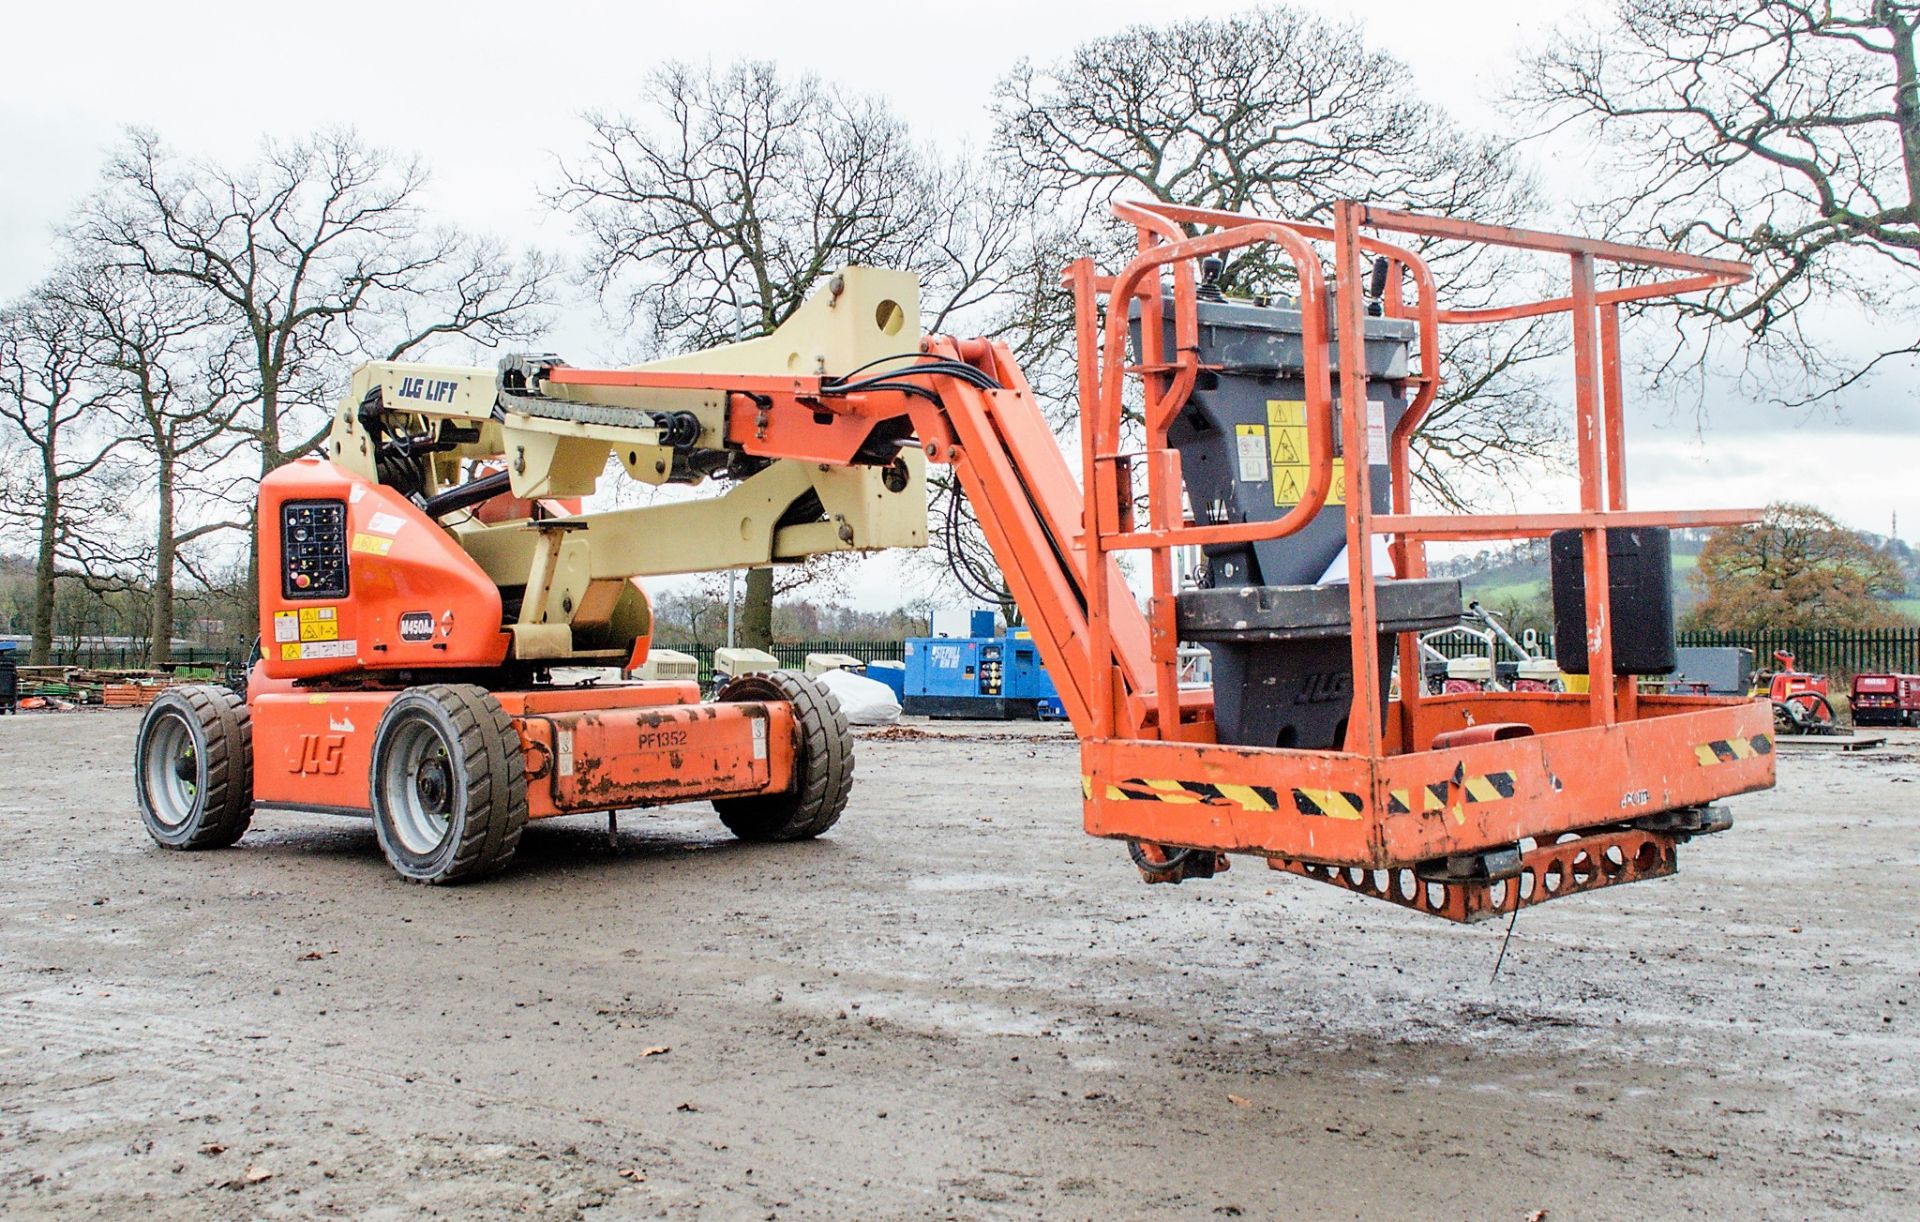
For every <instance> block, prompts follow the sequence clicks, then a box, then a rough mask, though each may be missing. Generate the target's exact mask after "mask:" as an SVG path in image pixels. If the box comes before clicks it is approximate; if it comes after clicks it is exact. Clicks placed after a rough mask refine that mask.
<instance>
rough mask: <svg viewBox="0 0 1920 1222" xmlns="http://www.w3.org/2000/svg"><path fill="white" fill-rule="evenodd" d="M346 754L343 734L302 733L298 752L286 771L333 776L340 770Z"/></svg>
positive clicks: (345, 740) (345, 741) (345, 738)
mask: <svg viewBox="0 0 1920 1222" xmlns="http://www.w3.org/2000/svg"><path fill="white" fill-rule="evenodd" d="M346 754H347V736H346V735H344V734H302V735H301V736H300V753H299V754H298V755H297V756H295V757H294V761H293V766H292V767H291V768H289V769H288V771H289V772H303V773H315V774H319V775H324V776H333V775H335V774H336V773H338V772H339V771H340V764H341V762H342V761H343V760H344V759H345V758H346Z"/></svg>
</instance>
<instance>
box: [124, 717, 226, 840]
mask: <svg viewBox="0 0 1920 1222" xmlns="http://www.w3.org/2000/svg"><path fill="white" fill-rule="evenodd" d="M170 728H171V729H172V730H177V731H184V733H185V736H186V738H187V740H188V742H189V743H190V744H191V756H190V758H191V760H192V770H193V774H194V779H193V780H192V782H191V784H192V786H193V793H192V795H191V799H190V801H191V808H190V809H189V810H188V811H187V812H186V813H185V817H184V818H182V819H180V820H178V821H177V822H174V823H168V822H167V820H166V819H165V818H163V817H162V816H161V814H160V812H159V810H158V809H157V808H156V805H155V800H154V799H155V795H154V793H153V792H152V785H153V781H154V778H153V777H152V775H151V773H150V772H149V769H148V755H149V753H150V752H152V751H154V750H155V749H156V748H157V747H159V746H160V744H161V741H162V740H164V739H166V738H168V737H170V733H169V730H170ZM181 758H182V760H184V759H186V758H189V757H181ZM133 759H134V767H133V789H134V795H135V798H136V799H137V800H138V802H139V804H140V822H141V823H143V824H145V825H146V829H147V834H148V835H149V836H152V837H153V839H154V842H155V843H156V844H159V845H161V846H163V847H165V848H169V849H224V848H228V847H230V846H231V845H232V844H233V843H234V842H235V841H237V840H239V839H240V837H242V836H244V835H246V832H247V825H248V824H250V823H251V822H253V719H252V718H251V717H250V716H249V715H248V713H247V704H246V701H244V700H242V699H241V698H240V697H239V696H236V695H235V694H234V693H233V692H231V691H229V690H227V689H226V688H224V687H216V686H214V685H212V684H193V685H191V686H187V687H176V688H170V689H168V690H167V691H165V692H162V693H161V694H160V695H159V696H158V697H156V698H155V699H154V702H153V703H152V704H150V705H148V706H147V713H146V716H145V717H143V718H141V720H140V733H139V736H138V737H137V738H135V740H134V747H133ZM156 763H158V762H157V761H156ZM180 779H181V780H182V781H185V780H186V778H185V777H184V776H182V777H181V778H180Z"/></svg>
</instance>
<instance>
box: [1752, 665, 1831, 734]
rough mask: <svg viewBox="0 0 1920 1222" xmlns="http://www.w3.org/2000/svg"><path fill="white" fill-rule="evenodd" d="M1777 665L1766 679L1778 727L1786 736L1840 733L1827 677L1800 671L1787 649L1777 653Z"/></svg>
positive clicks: (1767, 692) (1768, 697)
mask: <svg viewBox="0 0 1920 1222" xmlns="http://www.w3.org/2000/svg"><path fill="white" fill-rule="evenodd" d="M1773 665H1774V669H1773V670H1772V671H1771V672H1770V673H1768V674H1767V675H1766V676H1765V678H1766V695H1767V699H1768V700H1769V701H1770V702H1771V703H1772V705H1773V724H1774V727H1775V728H1776V729H1777V730H1779V732H1780V733H1782V734H1837V733H1839V732H1840V728H1839V726H1840V723H1839V721H1838V719H1837V718H1835V717H1834V715H1833V703H1832V701H1831V699H1830V696H1831V692H1830V690H1829V684H1828V682H1827V677H1826V676H1825V675H1815V674H1809V673H1808V672H1806V671H1804V670H1801V669H1799V668H1798V667H1797V666H1796V665H1795V660H1794V656H1793V655H1792V654H1791V653H1788V652H1787V651H1786V650H1784V649H1777V650H1775V651H1774V654H1773Z"/></svg>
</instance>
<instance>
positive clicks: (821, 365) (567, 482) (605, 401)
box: [325, 267, 927, 659]
mask: <svg viewBox="0 0 1920 1222" xmlns="http://www.w3.org/2000/svg"><path fill="white" fill-rule="evenodd" d="M919 317H920V288H919V283H918V281H917V280H915V278H914V277H913V276H912V275H911V274H910V273H906V272H895V271H886V270H882V269H878V268H867V267H848V268H844V269H842V270H841V271H840V272H838V273H836V274H835V275H834V276H833V277H832V279H831V280H830V281H829V282H828V284H827V286H826V287H825V288H824V289H822V290H821V291H820V292H817V293H815V294H814V295H813V296H812V297H810V298H808V299H807V301H806V302H804V303H803V304H802V305H801V306H800V308H799V309H798V310H796V311H795V312H794V313H793V315H792V317H790V318H789V319H788V320H787V321H786V322H785V323H784V324H782V325H781V326H780V327H779V328H778V329H776V330H775V331H774V332H773V333H772V334H771V335H767V336H764V337H762V338H759V339H751V340H744V341H741V342H739V343H734V344H727V345H724V346H722V347H718V348H712V349H709V350H707V351H704V352H695V353H690V354H688V355H686V356H680V357H673V358H670V359H667V360H661V361H654V362H650V363H648V364H645V365H637V366H632V368H635V369H644V370H658V371H661V372H672V373H713V374H721V375H724V374H774V375H788V374H797V375H803V376H831V375H841V374H848V373H852V372H853V371H855V370H859V369H862V368H864V367H867V366H869V365H871V364H872V363H874V362H879V361H882V360H883V358H886V357H890V356H899V355H909V354H914V353H917V352H918V351H919V348H920V330H919V326H918V320H919ZM883 369H884V366H882V367H881V368H880V369H874V370H873V371H872V372H881V371H882V370H883ZM375 387H378V388H379V391H380V398H381V405H382V407H383V409H384V413H385V414H384V417H383V424H384V427H385V428H386V429H387V430H388V431H389V432H401V433H413V434H425V433H433V434H437V433H438V432H439V430H440V429H441V427H442V423H443V422H446V423H450V424H451V425H452V426H454V427H456V428H460V429H466V430H471V429H476V428H477V429H478V433H479V435H478V437H477V438H476V439H474V440H471V441H465V442H462V443H460V444H459V445H457V446H456V447H455V448H453V449H451V450H447V451H443V452H441V453H437V454H434V455H432V456H431V457H430V459H429V460H428V478H427V486H426V487H425V488H424V489H423V492H425V493H427V494H432V493H435V492H440V491H444V490H446V489H448V488H451V487H453V486H455V485H457V484H460V483H462V482H464V481H465V480H467V479H471V478H473V471H472V466H471V464H474V463H481V462H495V463H499V462H504V463H505V465H506V468H507V470H508V472H509V474H510V478H511V483H512V490H513V494H514V495H515V496H516V497H520V498H523V499H527V500H532V499H537V498H565V497H584V496H588V495H591V494H592V493H594V492H595V491H596V490H597V489H598V487H599V484H600V480H601V478H602V476H604V475H605V474H606V473H607V471H608V470H609V464H610V461H617V462H618V463H619V464H620V465H621V467H623V468H624V469H625V471H626V473H627V475H628V476H629V477H630V478H632V479H635V480H638V481H640V482H642V483H647V484H665V483H669V482H679V483H687V484H696V485H697V484H700V483H703V482H704V480H703V479H702V477H700V476H699V475H698V474H691V473H689V471H688V468H687V467H686V465H685V464H681V465H680V466H679V467H678V468H676V465H675V463H674V451H673V449H672V447H670V446H668V445H666V444H663V441H664V439H663V438H662V436H661V434H660V430H659V429H658V428H656V427H654V425H653V416H654V415H655V414H656V413H681V412H684V413H690V414H692V415H693V416H694V417H695V418H696V419H697V420H698V421H699V423H700V435H699V437H698V439H697V440H696V441H695V442H694V444H693V448H695V449H700V450H721V449H724V448H726V397H725V395H724V394H722V393H719V392H715V391H707V390H663V389H654V388H643V387H632V386H578V385H555V384H553V383H550V382H545V383H542V384H540V385H539V386H538V387H537V388H536V390H537V393H539V395H540V396H541V398H542V399H543V400H544V401H545V402H546V403H548V404H555V403H557V404H562V405H565V404H578V405H590V406H593V407H600V408H607V409H612V410H611V411H583V412H579V413H575V415H577V416H581V417H585V418H583V419H559V418H555V417H554V416H551V415H535V414H530V413H529V412H526V411H514V410H512V404H513V403H514V402H515V397H514V395H512V394H509V395H506V396H504V397H503V395H502V388H501V384H500V375H499V374H498V373H497V372H496V371H495V370H492V369H476V368H468V367H461V366H443V365H419V364H412V363H408V362H399V361H375V362H370V363H368V364H365V365H362V366H361V367H360V368H359V369H357V370H355V371H354V375H353V382H352V384H351V386H350V388H349V389H348V392H347V395H346V397H345V398H343V399H342V400H341V401H340V403H339V405H338V406H337V407H336V408H335V410H334V418H333V427H332V430H331V431H330V432H329V434H328V437H327V441H326V443H325V444H326V450H327V456H328V457H329V458H331V459H332V460H333V461H334V462H336V463H338V464H339V465H341V466H343V467H346V468H347V469H348V470H351V471H354V472H355V473H357V474H359V475H362V476H364V477H366V478H368V479H377V478H378V476H377V473H376V472H377V463H376V455H375V447H374V442H373V439H372V438H371V437H370V436H369V435H368V433H367V430H366V428H365V426H364V425H363V424H362V423H361V421H360V418H359V413H360V406H361V404H362V402H363V401H364V400H365V399H366V397H367V396H368V394H369V393H370V392H371V391H373V390H374V388H375ZM502 406H504V407H505V408H506V410H504V411H502V412H500V413H499V414H498V415H496V409H497V408H500V407H502ZM622 410H626V411H631V412H632V413H633V415H634V421H633V422H631V423H628V422H624V421H622V420H621V419H620V412H621V411H622ZM900 457H901V465H902V466H903V467H904V470H905V475H906V478H905V479H904V480H903V479H901V478H900V470H899V469H895V470H894V471H893V472H892V473H891V475H889V473H888V472H887V471H886V470H884V469H882V468H877V467H867V466H860V467H823V466H821V465H820V464H817V463H803V462H798V461H794V460H786V459H783V460H779V461H776V462H774V463H772V464H770V465H769V466H767V467H766V468H764V469H763V470H760V471H758V472H757V473H755V474H753V475H751V476H749V477H747V478H746V479H743V480H741V481H739V482H738V483H736V484H734V485H733V486H732V487H730V488H729V489H728V490H727V491H726V492H724V493H721V494H719V495H717V496H705V497H689V498H688V499H685V500H675V501H670V502H667V503H662V504H655V505H647V506H641V507H638V508H630V509H615V510H607V511H604V512H595V513H585V514H580V515H577V516H572V517H549V518H543V519H541V520H539V521H530V520H528V519H520V520H516V521H510V522H505V523H500V524H496V525H482V524H480V523H479V522H478V521H476V520H475V519H474V518H473V517H472V515H471V514H469V513H459V514H455V515H452V516H450V517H449V518H448V519H447V521H446V523H445V524H446V526H447V527H448V528H449V529H450V530H452V531H453V533H454V535H455V537H457V538H458V539H459V540H460V544H461V546H462V547H464V548H465V549H466V551H467V552H468V554H469V555H471V556H472V557H473V558H474V559H475V560H476V561H477V562H479V564H480V566H481V567H482V568H483V569H485V570H486V572H487V574H488V576H490V577H492V578H493V580H494V581H495V582H497V583H498V584H499V585H501V586H502V587H504V588H508V589H516V588H517V589H519V590H521V591H523V593H522V597H521V601H520V610H519V613H518V617H517V622H515V623H512V624H509V625H508V628H509V630H510V631H512V633H513V635H514V653H515V655H516V656H518V657H521V658H537V659H562V658H568V657H607V656H613V655H617V654H622V653H623V651H624V648H625V647H627V646H629V645H630V644H631V641H632V639H633V637H635V636H637V635H640V634H641V633H642V632H644V631H645V630H646V625H645V622H644V617H643V615H641V614H639V613H637V612H636V605H638V606H641V607H643V606H644V600H639V599H637V596H636V593H635V592H632V591H630V589H629V587H630V583H631V580H632V579H633V578H637V577H646V576H664V575H668V574H679V573H703V572H711V571H714V570H718V569H727V568H748V567H754V566H758V565H764V564H768V563H774V562H782V561H797V560H802V559H805V558H806V557H808V556H812V555H816V554H818V553H821V552H831V551H853V550H859V551H867V550H876V549H880V548H888V547H921V546H924V545H925V544H926V541H927V491H926V461H925V458H924V456H923V455H922V454H921V453H920V451H919V450H917V449H915V448H912V447H908V448H907V449H905V450H904V451H902V453H901V455H900ZM810 497H811V498H812V499H816V500H817V501H818V503H819V511H818V512H817V513H815V512H805V513H797V512H795V510H796V506H797V505H798V504H800V503H801V502H807V503H808V509H809V510H811V501H810V499H809V498H810ZM783 521H786V522H787V524H786V525H784V526H783V525H781V523H782V522H783Z"/></svg>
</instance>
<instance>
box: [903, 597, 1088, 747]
mask: <svg viewBox="0 0 1920 1222" xmlns="http://www.w3.org/2000/svg"><path fill="white" fill-rule="evenodd" d="M968 626H969V627H970V628H971V630H972V633H971V635H968V636H921V637H909V638H908V639H907V642H906V664H907V671H906V692H905V695H904V696H903V697H902V699H901V701H900V706H901V711H902V712H905V713H907V714H909V715H910V716H917V717H965V718H974V719H983V720H998V721H1005V720H1010V719H1012V718H1016V717H1038V716H1040V715H1041V705H1042V704H1043V703H1044V704H1047V705H1049V706H1050V707H1057V706H1058V704H1059V693H1058V692H1057V691H1056V690H1055V688H1054V686H1053V678H1052V676H1050V675H1048V674H1047V668H1046V667H1045V666H1044V665H1043V664H1042V663H1041V661H1040V651H1039V649H1038V648H1036V647H1035V645H1034V643H1033V636H1032V634H1031V633H1029V632H1028V631H1027V630H1026V629H1025V628H1010V629H1008V630H1007V631H1006V633H1005V634H1003V635H995V634H994V617H993V612H991V611H975V612H973V613H972V615H971V617H970V620H969V624H968Z"/></svg>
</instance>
